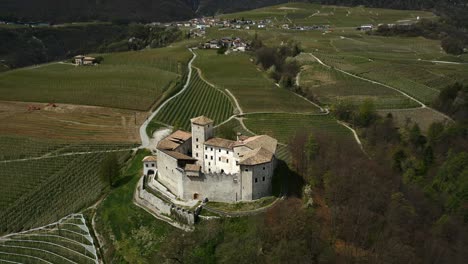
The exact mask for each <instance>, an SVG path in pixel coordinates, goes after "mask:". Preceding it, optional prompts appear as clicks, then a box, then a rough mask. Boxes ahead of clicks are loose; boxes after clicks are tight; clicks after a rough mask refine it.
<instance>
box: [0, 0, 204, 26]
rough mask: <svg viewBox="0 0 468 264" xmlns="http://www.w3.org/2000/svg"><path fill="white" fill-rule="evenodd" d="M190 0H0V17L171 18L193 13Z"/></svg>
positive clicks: (54, 20)
mask: <svg viewBox="0 0 468 264" xmlns="http://www.w3.org/2000/svg"><path fill="white" fill-rule="evenodd" d="M192 2H194V1H192V0H112V1H108V0H104V1H88V0H2V1H0V20H8V21H24V22H30V21H43V22H50V23H63V22H76V21H94V20H99V21H113V20H121V21H133V22H154V21H161V22H163V21H174V20H183V19H188V18H191V17H193V16H194V15H195V12H194V10H195V9H193V7H192V6H191V3H192Z"/></svg>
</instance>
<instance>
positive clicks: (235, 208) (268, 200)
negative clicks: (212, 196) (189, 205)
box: [208, 196, 277, 212]
mask: <svg viewBox="0 0 468 264" xmlns="http://www.w3.org/2000/svg"><path fill="white" fill-rule="evenodd" d="M276 199H277V197H274V196H271V197H264V198H261V199H258V200H256V201H253V202H237V203H220V202H209V203H208V206H209V207H211V208H214V209H218V210H221V211H225V212H242V211H250V210H255V209H259V208H263V207H265V206H268V205H270V204H272V203H273V202H274V201H276Z"/></svg>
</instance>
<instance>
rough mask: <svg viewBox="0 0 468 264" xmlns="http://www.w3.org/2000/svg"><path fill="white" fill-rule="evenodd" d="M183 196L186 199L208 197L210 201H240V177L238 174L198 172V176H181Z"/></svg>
mask: <svg viewBox="0 0 468 264" xmlns="http://www.w3.org/2000/svg"><path fill="white" fill-rule="evenodd" d="M183 188H184V196H183V198H184V199H186V200H189V199H194V198H195V197H194V195H195V194H197V196H198V197H197V198H198V199H199V200H203V199H205V198H208V200H210V201H218V202H236V201H240V200H241V199H242V198H241V195H240V178H239V175H238V174H220V173H211V174H203V173H202V174H200V177H183Z"/></svg>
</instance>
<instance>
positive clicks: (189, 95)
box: [154, 71, 234, 130]
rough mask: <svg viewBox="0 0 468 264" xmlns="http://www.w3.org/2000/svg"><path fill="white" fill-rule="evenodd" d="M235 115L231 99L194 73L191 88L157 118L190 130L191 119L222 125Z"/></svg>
mask: <svg viewBox="0 0 468 264" xmlns="http://www.w3.org/2000/svg"><path fill="white" fill-rule="evenodd" d="M233 114H234V108H233V105H232V103H231V100H230V98H229V97H228V96H227V95H226V94H225V93H224V92H222V91H220V90H218V89H216V88H214V87H211V86H210V85H208V84H207V83H206V82H204V81H203V80H202V79H201V78H200V76H199V75H198V73H197V71H193V74H192V79H191V80H190V86H189V87H188V88H187V90H185V91H184V92H183V93H182V94H181V95H179V96H177V97H176V98H175V99H174V100H172V101H170V102H169V103H168V104H166V105H165V106H164V107H163V108H162V109H161V111H160V112H159V113H158V114H157V115H156V116H155V118H154V121H155V122H161V123H164V124H168V125H171V126H176V127H178V128H181V129H185V130H189V129H190V119H191V118H193V117H197V116H200V115H205V116H208V117H210V118H211V119H213V120H214V121H215V123H218V124H219V123H221V122H223V121H225V120H227V119H228V118H229V117H231V116H232V115H233Z"/></svg>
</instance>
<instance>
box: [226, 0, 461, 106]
mask: <svg viewBox="0 0 468 264" xmlns="http://www.w3.org/2000/svg"><path fill="white" fill-rule="evenodd" d="M318 11H319V12H320V13H317V12H318ZM418 16H419V17H422V18H431V19H433V18H435V17H434V15H433V14H431V13H429V12H421V11H402V10H388V9H371V8H363V7H354V8H350V7H335V6H320V5H315V4H306V3H289V4H284V5H279V6H272V7H266V8H261V9H257V10H251V11H246V12H241V13H236V14H229V15H226V16H225V17H229V18H234V17H237V18H240V17H244V18H245V19H249V18H252V19H265V18H270V19H272V21H273V24H272V27H273V28H270V29H268V30H258V31H257V33H258V34H259V35H260V36H261V37H262V38H263V39H264V42H265V43H267V44H269V45H279V44H280V43H281V41H284V40H287V39H295V40H297V41H299V42H300V43H301V44H302V47H303V48H304V49H305V51H306V52H313V53H314V54H315V55H317V56H318V57H319V58H321V59H322V60H323V61H324V62H326V63H328V64H330V65H332V66H334V67H337V68H339V69H343V70H346V71H350V72H352V73H355V74H358V75H362V76H363V77H366V78H369V79H373V80H377V81H380V82H383V83H386V84H388V85H391V86H394V87H395V88H398V89H400V90H402V91H405V92H407V93H408V94H410V95H413V96H415V97H416V98H418V99H419V100H421V101H423V102H426V103H430V102H432V100H433V99H434V98H435V97H436V96H437V95H438V90H440V89H441V88H442V87H444V86H445V85H446V84H449V83H453V82H455V81H461V82H465V83H466V82H468V78H467V77H466V74H465V73H466V71H467V70H468V65H448V64H432V63H427V62H423V61H419V59H422V60H447V61H457V62H467V60H466V58H467V57H466V56H460V57H456V56H451V55H447V54H446V53H445V52H443V51H441V48H440V42H439V41H436V40H428V39H425V38H404V37H379V36H370V35H367V34H365V33H362V32H358V31H356V30H355V27H356V26H359V25H362V24H367V23H370V24H374V25H377V24H379V23H398V22H407V21H415V20H416V18H417V17H418ZM284 23H288V24H290V25H292V24H296V25H312V24H327V25H330V26H331V30H330V31H329V32H326V33H324V32H322V31H307V32H300V31H291V30H289V31H288V30H280V29H277V28H274V27H277V26H279V25H281V24H284ZM380 89H385V88H384V87H381V88H380ZM379 93H380V92H377V93H376V94H379ZM384 93H388V91H387V92H384ZM357 95H359V92H358V93H357ZM392 104H393V103H392ZM397 105H398V103H396V104H395V106H397ZM401 106H402V107H405V106H404V105H401Z"/></svg>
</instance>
